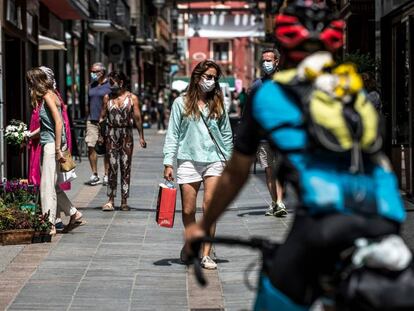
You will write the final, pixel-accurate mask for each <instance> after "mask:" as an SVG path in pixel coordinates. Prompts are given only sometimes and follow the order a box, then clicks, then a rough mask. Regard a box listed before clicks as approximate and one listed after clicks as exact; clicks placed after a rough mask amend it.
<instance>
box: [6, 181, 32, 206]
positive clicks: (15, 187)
mask: <svg viewBox="0 0 414 311" xmlns="http://www.w3.org/2000/svg"><path fill="white" fill-rule="evenodd" d="M36 192H37V188H35V187H33V186H31V185H28V184H27V183H24V182H20V181H19V180H11V181H7V182H6V183H4V184H3V192H2V200H3V203H4V205H6V207H12V208H19V207H20V206H21V205H24V204H28V203H34V202H35V201H36Z"/></svg>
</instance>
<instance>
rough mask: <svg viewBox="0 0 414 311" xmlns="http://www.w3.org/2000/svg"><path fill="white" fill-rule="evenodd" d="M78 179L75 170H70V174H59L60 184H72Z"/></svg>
mask: <svg viewBox="0 0 414 311" xmlns="http://www.w3.org/2000/svg"><path fill="white" fill-rule="evenodd" d="M77 177H78V176H76V172H75V169H73V170H70V171H69V172H59V173H58V184H63V183H66V182H71V181H73V180H75V179H76V178H77Z"/></svg>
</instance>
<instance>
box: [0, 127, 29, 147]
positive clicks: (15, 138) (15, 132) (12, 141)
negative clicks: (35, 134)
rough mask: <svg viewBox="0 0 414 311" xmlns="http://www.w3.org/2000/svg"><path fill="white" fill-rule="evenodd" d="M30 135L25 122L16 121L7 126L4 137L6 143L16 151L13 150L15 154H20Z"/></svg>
mask: <svg viewBox="0 0 414 311" xmlns="http://www.w3.org/2000/svg"><path fill="white" fill-rule="evenodd" d="M29 133H30V132H29V131H28V130H27V125H26V124H25V123H24V122H22V121H20V120H15V119H13V120H11V121H10V124H9V125H8V126H6V129H5V133H4V137H5V139H6V143H7V144H8V145H10V147H11V148H13V149H14V150H12V151H13V153H14V152H16V153H17V154H18V153H20V149H21V145H22V143H23V142H24V141H25V139H26V137H28V136H29Z"/></svg>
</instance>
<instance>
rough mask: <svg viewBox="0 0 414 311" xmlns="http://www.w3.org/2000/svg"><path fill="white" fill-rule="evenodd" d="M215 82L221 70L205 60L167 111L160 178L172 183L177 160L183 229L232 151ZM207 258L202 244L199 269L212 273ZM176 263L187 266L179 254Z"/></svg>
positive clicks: (210, 190)
mask: <svg viewBox="0 0 414 311" xmlns="http://www.w3.org/2000/svg"><path fill="white" fill-rule="evenodd" d="M220 76H221V69H220V67H219V66H218V65H217V64H216V63H215V62H213V61H211V60H206V61H203V62H201V63H199V64H198V65H197V66H196V67H195V68H194V70H193V72H192V74H191V80H190V85H189V88H188V92H187V93H186V94H184V95H182V96H180V97H178V98H177V99H176V100H175V102H174V104H173V106H172V111H171V116H170V123H169V126H168V131H167V136H166V138H165V144H164V167H165V169H164V178H165V179H167V180H170V181H171V180H173V179H174V169H173V165H174V160H175V159H177V169H176V175H177V183H178V184H179V185H180V190H181V199H182V219H183V223H184V227H185V228H187V227H188V226H190V225H191V224H194V223H195V214H196V201H197V195H198V191H199V190H200V186H201V182H203V183H204V198H203V210H205V209H206V208H207V207H208V206H209V204H208V203H209V201H210V198H211V195H212V193H213V190H214V188H215V186H216V184H217V181H218V178H219V176H220V175H221V173H222V171H223V169H224V166H225V161H226V159H229V157H230V154H231V151H232V148H233V145H232V132H231V128H230V121H229V117H228V114H227V112H226V111H225V109H224V102H223V94H222V91H221V88H220V85H219V83H218V80H219V79H220ZM209 131H210V132H211V135H212V137H211V136H210V135H209ZM213 139H214V140H215V141H213ZM212 208H214V207H212ZM214 233H215V228H214V226H213V229H212V230H211V232H210V234H211V235H212V236H213V235H214ZM210 252H211V244H205V245H204V248H203V252H202V256H203V257H202V261H201V265H202V266H203V267H204V268H206V269H216V268H217V264H216V263H215V262H214V261H213V260H212V259H211V257H210ZM180 259H181V260H182V261H183V262H186V261H187V258H185V256H184V252H183V251H181V254H180Z"/></svg>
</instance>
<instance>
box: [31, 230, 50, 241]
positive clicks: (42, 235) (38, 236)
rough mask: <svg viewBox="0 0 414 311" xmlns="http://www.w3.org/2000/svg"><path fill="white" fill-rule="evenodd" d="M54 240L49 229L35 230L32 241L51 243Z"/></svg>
mask: <svg viewBox="0 0 414 311" xmlns="http://www.w3.org/2000/svg"><path fill="white" fill-rule="evenodd" d="M50 242H52V236H51V235H50V233H49V231H47V232H43V231H42V232H40V231H35V232H34V234H33V238H32V243H50Z"/></svg>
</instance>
